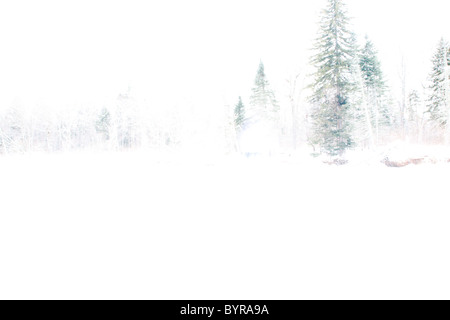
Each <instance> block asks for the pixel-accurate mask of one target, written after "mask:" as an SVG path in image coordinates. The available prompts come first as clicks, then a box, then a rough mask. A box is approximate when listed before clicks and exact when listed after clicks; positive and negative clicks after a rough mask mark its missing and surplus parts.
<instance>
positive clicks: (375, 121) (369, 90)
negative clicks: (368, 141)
mask: <svg viewBox="0 0 450 320" xmlns="http://www.w3.org/2000/svg"><path fill="white" fill-rule="evenodd" d="M359 66H360V69H361V76H362V78H363V89H364V91H365V95H366V98H367V103H368V105H369V109H370V115H371V118H372V125H374V127H376V128H379V127H381V126H388V125H390V123H391V112H390V108H389V99H388V97H387V86H386V84H385V81H384V76H383V72H382V71H381V64H380V61H379V60H378V53H377V51H376V50H375V47H374V45H373V43H372V41H370V40H369V39H368V37H367V36H366V43H365V45H364V48H363V49H362V50H361V52H360V55H359Z"/></svg>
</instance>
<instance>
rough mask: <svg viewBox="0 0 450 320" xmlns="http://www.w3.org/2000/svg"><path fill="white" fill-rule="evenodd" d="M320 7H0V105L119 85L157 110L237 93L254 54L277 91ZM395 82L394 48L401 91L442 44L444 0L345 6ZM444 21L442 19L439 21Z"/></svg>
mask: <svg viewBox="0 0 450 320" xmlns="http://www.w3.org/2000/svg"><path fill="white" fill-rule="evenodd" d="M324 4H325V0H320V1H317V0H316V1H298V0H297V1H295V0H276V1H275V0H273V1H264V0H263V1H262V0H258V1H254V0H251V1H249V0H245V1H244V0H239V1H237V0H227V1H211V0H209V1H206V0H190V1H175V0H172V1H170V0H169V1H167V0H166V1H136V0H126V1H122V0H120V1H114V0H113V1H111V0H109V1H103V0H90V1H85V0H78V1H61V0H58V1H52V0H40V1H25V0H2V1H1V3H0V43H1V46H0V48H1V49H0V104H1V107H6V106H8V105H10V104H11V103H13V101H17V100H18V99H19V100H20V101H22V103H25V104H33V105H34V104H40V105H42V104H48V105H54V106H63V105H74V104H80V103H81V104H85V105H86V104H103V103H106V102H107V101H109V100H110V99H114V98H115V97H116V96H117V94H118V93H120V92H124V91H126V90H127V88H128V85H131V86H132V88H133V89H134V90H135V93H136V94H137V95H140V96H141V97H146V98H147V99H149V101H152V102H153V103H158V104H161V106H163V105H164V104H165V103H172V102H174V101H193V102H194V103H200V104H202V103H203V104H208V103H209V101H219V102H220V103H223V101H224V99H225V100H227V101H228V102H230V103H233V104H234V103H235V101H234V100H237V95H242V96H244V98H245V97H246V96H248V95H249V93H250V89H251V86H252V85H253V79H254V75H255V72H256V69H257V66H258V63H259V60H260V59H262V60H263V62H264V63H265V66H266V71H267V74H268V76H269V80H270V81H271V82H272V83H273V84H274V86H276V87H280V86H281V85H282V84H283V82H284V79H285V78H286V77H287V73H288V72H289V70H292V69H293V68H297V67H302V66H304V65H306V64H307V62H308V60H307V59H308V57H309V55H310V53H311V52H310V51H309V49H310V48H311V47H312V42H311V40H312V39H313V38H314V37H315V35H316V32H317V24H316V22H317V20H318V12H319V11H320V9H321V8H322V7H323V6H324ZM347 4H348V11H349V13H350V15H351V16H353V17H354V18H355V19H354V21H353V23H354V25H355V31H356V32H357V33H358V35H359V36H361V37H363V36H364V34H366V33H367V34H368V35H369V36H370V37H371V38H372V40H373V41H374V43H375V45H376V47H377V48H378V50H379V52H380V58H381V60H382V65H383V67H384V71H385V74H386V75H387V76H388V77H389V78H390V79H391V82H392V83H393V84H394V85H395V83H396V81H397V78H398V70H399V65H400V61H401V54H402V53H404V55H405V56H406V61H407V69H408V72H409V76H410V78H411V83H410V85H411V86H417V84H418V83H420V81H421V80H425V78H426V75H427V73H428V67H429V60H430V58H431V56H432V54H433V49H434V46H435V45H436V44H437V42H438V41H439V39H440V37H441V36H444V37H446V38H447V39H450V19H448V12H450V2H449V1H448V0H428V1H411V0H409V1H406V0H395V1H392V0H390V1H388V0H378V1H363V0H347ZM446 15H447V17H446Z"/></svg>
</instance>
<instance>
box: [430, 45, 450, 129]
mask: <svg viewBox="0 0 450 320" xmlns="http://www.w3.org/2000/svg"><path fill="white" fill-rule="evenodd" d="M445 59H447V61H445ZM432 63H433V70H432V72H431V74H430V81H431V84H430V87H429V89H430V91H431V93H430V96H429V98H428V104H427V112H428V113H429V114H430V119H431V120H432V121H433V122H434V123H436V124H437V125H439V126H441V127H445V126H446V124H447V117H448V114H447V113H448V112H449V111H448V108H449V106H448V103H449V101H448V97H447V96H446V95H448V90H449V88H448V87H449V85H450V79H449V78H447V79H446V76H445V75H446V74H447V76H448V75H449V72H448V68H449V66H450V47H449V45H448V43H447V42H446V41H445V40H444V39H441V41H440V42H439V45H438V48H437V50H436V53H435V55H434V56H433V59H432Z"/></svg>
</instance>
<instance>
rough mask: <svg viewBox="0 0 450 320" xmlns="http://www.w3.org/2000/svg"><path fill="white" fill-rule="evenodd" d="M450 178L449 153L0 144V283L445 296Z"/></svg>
mask: <svg viewBox="0 0 450 320" xmlns="http://www.w3.org/2000/svg"><path fill="white" fill-rule="evenodd" d="M169 160H170V161H169ZM449 178H450V164H435V165H431V164H425V165H420V166H407V167H405V168H388V167H386V166H384V165H382V164H379V163H364V162H361V163H358V164H354V165H347V166H341V167H337V166H329V165H325V164H322V163H320V162H318V161H315V160H307V159H302V158H299V159H296V160H295V161H294V160H290V161H287V160H286V159H271V160H268V159H265V160H264V159H257V158H255V159H241V158H225V159H218V158H216V159H213V158H211V159H207V160H200V159H195V157H181V156H178V157H177V156H174V155H172V156H169V157H162V156H158V157H157V156H155V155H152V154H151V153H144V152H132V153H117V154H106V153H104V154H101V153H99V154H71V155H22V156H7V157H0V299H5V298H25V299H26V298H33V299H37V298H43V299H54V298H57V299H355V298H356V299H419V298H420V299H422V298H424V299H434V298H438V299H440V298H445V299H450V210H449V204H448V203H449V188H448V180H449Z"/></svg>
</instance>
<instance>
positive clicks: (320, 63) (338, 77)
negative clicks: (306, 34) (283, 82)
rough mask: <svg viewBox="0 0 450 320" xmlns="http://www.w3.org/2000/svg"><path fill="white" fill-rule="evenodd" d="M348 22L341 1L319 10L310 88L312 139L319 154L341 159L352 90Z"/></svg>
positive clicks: (348, 135) (348, 136)
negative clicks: (313, 73) (318, 24)
mask: <svg viewBox="0 0 450 320" xmlns="http://www.w3.org/2000/svg"><path fill="white" fill-rule="evenodd" d="M348 23H349V19H348V17H347V12H346V10H345V5H344V3H343V0H328V5H327V7H326V9H325V10H323V11H322V15H321V20H320V31H319V36H318V38H317V40H316V43H315V47H314V50H315V51H316V52H317V53H316V55H315V56H314V57H313V59H312V63H313V64H314V66H315V68H316V72H315V79H314V83H313V85H312V90H313V94H312V97H311V102H312V104H313V112H312V119H313V131H314V132H313V137H312V141H311V142H312V143H313V144H318V145H320V147H321V151H322V152H325V153H327V154H328V155H330V156H341V155H343V153H344V152H345V150H347V149H348V148H350V147H352V145H353V143H354V142H353V138H352V117H351V111H352V110H351V107H352V103H353V101H352V97H351V94H352V93H353V92H354V91H355V90H356V88H357V87H356V86H355V81H354V61H355V55H356V45H355V37H354V34H353V33H352V32H350V31H349V30H348Z"/></svg>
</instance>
